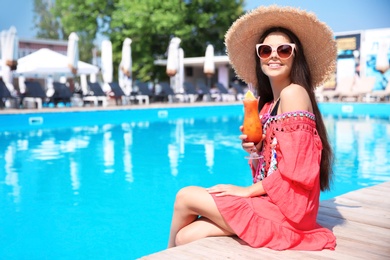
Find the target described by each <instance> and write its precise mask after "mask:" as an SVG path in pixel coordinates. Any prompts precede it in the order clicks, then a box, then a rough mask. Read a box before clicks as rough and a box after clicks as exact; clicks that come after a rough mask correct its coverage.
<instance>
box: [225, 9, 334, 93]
mask: <svg viewBox="0 0 390 260" xmlns="http://www.w3.org/2000/svg"><path fill="white" fill-rule="evenodd" d="M272 27H283V28H286V29H288V30H290V31H291V32H293V33H294V34H295V35H296V36H297V37H298V39H299V40H300V42H301V44H302V46H303V51H304V55H305V57H306V61H307V63H308V65H309V68H310V70H311V75H312V80H313V85H314V86H319V85H321V84H322V83H323V82H324V81H325V80H326V79H327V78H328V76H330V74H331V73H332V72H334V69H335V66H336V55H337V48H336V42H335V40H334V38H333V32H332V30H331V29H330V28H329V27H328V26H327V25H326V24H325V23H323V22H321V21H319V20H318V19H317V18H316V16H315V15H314V14H313V13H308V12H306V11H304V10H300V9H298V8H292V7H279V6H276V5H273V6H268V7H265V6H261V7H259V8H257V9H254V10H252V11H250V12H248V13H246V14H245V15H243V16H241V17H240V18H238V19H237V20H236V21H235V22H234V23H233V25H232V26H231V27H230V29H229V30H228V31H227V33H226V35H225V44H226V48H227V54H228V56H229V59H230V63H231V64H232V66H233V68H234V70H235V71H236V73H237V76H238V77H239V78H241V79H242V80H244V81H245V82H246V83H252V84H253V85H254V86H256V85H257V77H256V60H255V59H257V56H256V54H255V45H256V44H257V43H259V42H258V41H259V39H260V37H261V35H262V34H263V33H264V32H265V31H266V30H268V29H270V28H272Z"/></svg>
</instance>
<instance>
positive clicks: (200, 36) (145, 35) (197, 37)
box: [34, 0, 244, 81]
mask: <svg viewBox="0 0 390 260" xmlns="http://www.w3.org/2000/svg"><path fill="white" fill-rule="evenodd" d="M34 1H36V10H40V9H38V7H39V6H40V5H39V4H40V3H42V2H44V0H34ZM47 1H54V2H52V3H54V6H53V7H51V8H50V9H48V10H49V12H48V13H47V14H46V13H44V12H41V11H39V12H36V13H37V14H38V16H39V15H41V16H42V15H43V14H45V15H47V16H48V17H50V18H51V20H52V21H53V20H54V21H57V22H58V26H59V28H61V30H62V32H63V35H64V38H65V39H67V37H68V35H69V34H70V33H71V32H76V33H77V35H78V36H79V50H80V59H81V60H83V61H91V58H92V49H93V48H94V42H95V43H97V44H99V43H98V42H96V39H97V37H99V36H101V35H103V36H105V37H107V38H109V39H110V40H111V42H112V46H113V60H114V70H115V74H114V75H116V72H117V68H118V64H119V62H120V59H121V50H122V44H123V41H124V39H125V38H126V37H128V38H131V39H132V44H131V47H132V59H133V76H134V77H135V78H136V79H140V80H143V81H146V80H152V79H154V78H159V79H164V78H166V77H167V76H166V74H165V68H163V67H161V66H160V67H159V66H155V65H154V64H153V62H154V60H156V59H158V58H165V57H166V52H167V49H168V45H169V41H170V39H171V38H172V37H174V36H176V37H179V38H180V39H181V40H182V42H181V47H182V48H183V50H184V52H185V56H186V57H192V56H203V55H204V53H205V50H206V46H207V44H208V43H210V44H213V45H214V50H215V53H216V54H224V53H225V46H224V35H225V32H226V30H227V29H228V28H229V27H230V25H231V24H232V22H233V21H234V20H236V19H237V18H238V17H239V16H240V15H241V14H243V12H244V11H243V3H244V1H243V0H164V1H161V0H57V1H55V0H47ZM49 14H50V15H51V16H49ZM48 27H50V26H48ZM39 28H40V29H42V30H43V29H45V28H46V27H45V26H44V25H43V24H39ZM53 28H54V30H55V31H59V29H56V27H53ZM46 30H48V29H46ZM61 30H60V31H61ZM98 48H100V46H98Z"/></svg>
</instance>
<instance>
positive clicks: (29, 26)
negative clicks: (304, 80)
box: [0, 0, 390, 39]
mask: <svg viewBox="0 0 390 260" xmlns="http://www.w3.org/2000/svg"><path fill="white" fill-rule="evenodd" d="M33 3H34V0H0V6H1V8H0V31H2V30H6V29H9V27H10V26H12V25H13V26H15V27H16V30H17V34H18V36H19V38H23V39H26V38H34V36H35V32H34V30H33V21H34V20H33V19H34V13H33ZM272 4H277V5H281V6H287V5H288V6H293V7H299V8H301V9H303V10H307V11H311V12H314V13H315V14H316V15H317V17H318V19H319V20H321V21H323V22H325V23H327V24H328V25H329V26H330V28H332V30H333V31H334V32H335V33H341V32H350V31H359V30H367V29H379V28H390V16H389V14H390V1H389V0H246V5H245V10H251V9H254V8H256V7H258V6H260V5H272Z"/></svg>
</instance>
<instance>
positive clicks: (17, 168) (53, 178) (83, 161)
mask: <svg viewBox="0 0 390 260" xmlns="http://www.w3.org/2000/svg"><path fill="white" fill-rule="evenodd" d="M331 105H332V106H330V104H322V106H321V110H322V111H323V113H324V117H325V120H326V121H325V122H326V126H327V129H328V132H329V136H330V138H331V142H332V145H333V147H334V151H335V155H336V162H335V166H334V170H335V173H336V178H335V181H334V186H333V187H334V189H333V190H332V192H329V193H324V194H322V195H321V199H327V198H331V197H334V196H337V195H340V194H343V193H345V192H348V191H350V190H355V189H359V188H361V187H366V186H370V185H375V184H377V183H381V182H384V181H389V180H390V162H389V159H388V158H390V140H388V138H387V136H388V135H389V133H390V123H389V112H388V111H389V108H390V107H389V105H387V104H379V105H380V106H376V105H374V104H372V106H368V107H366V105H365V104H364V106H365V107H362V106H361V105H363V104H361V105H350V104H331ZM328 106H330V107H328ZM335 115H336V116H335ZM241 122H242V106H241V105H230V106H215V107H187V108H164V109H162V108H156V109H142V110H138V109H134V110H115V111H98V112H96V111H95V112H92V111H91V112H72V113H33V114H28V113H26V114H23V115H0V144H1V145H0V209H1V214H0V243H1V245H2V246H1V247H0V258H1V259H91V258H93V259H122V258H126V259H134V258H137V257H140V256H143V255H146V254H151V253H153V252H156V251H159V250H162V249H164V248H165V247H166V243H167V239H168V232H169V225H170V219H171V212H172V206H173V201H174V196H175V194H176V192H177V190H178V189H180V188H181V187H183V186H187V185H201V186H211V185H214V184H216V183H235V184H237V185H249V184H250V178H248V174H249V171H248V168H247V161H246V160H245V159H244V155H245V153H244V152H243V151H242V149H241V145H240V142H239V140H238V137H237V136H238V134H239V130H238V126H239V125H240V124H241Z"/></svg>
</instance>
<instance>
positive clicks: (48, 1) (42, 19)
mask: <svg viewBox="0 0 390 260" xmlns="http://www.w3.org/2000/svg"><path fill="white" fill-rule="evenodd" d="M53 7H54V2H53V1H52V0H34V28H36V29H37V34H36V37H37V38H43V39H55V40H60V39H62V37H63V30H62V26H61V23H60V20H59V19H58V18H56V17H55V15H54V14H53Z"/></svg>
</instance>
